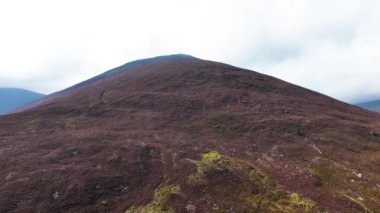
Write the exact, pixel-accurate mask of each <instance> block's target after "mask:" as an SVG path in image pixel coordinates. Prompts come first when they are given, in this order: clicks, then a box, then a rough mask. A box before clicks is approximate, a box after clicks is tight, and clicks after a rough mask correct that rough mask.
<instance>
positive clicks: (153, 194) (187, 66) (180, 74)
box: [0, 55, 380, 213]
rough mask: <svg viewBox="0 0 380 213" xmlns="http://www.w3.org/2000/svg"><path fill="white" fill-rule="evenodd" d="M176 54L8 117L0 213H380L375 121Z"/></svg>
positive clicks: (303, 92)
mask: <svg viewBox="0 0 380 213" xmlns="http://www.w3.org/2000/svg"><path fill="white" fill-rule="evenodd" d="M182 56H183V55H179V56H178V55H174V56H164V57H159V58H152V59H146V60H143V63H140V62H141V61H140V62H132V63H129V64H126V65H123V66H121V67H119V68H117V71H116V72H115V73H108V74H107V73H106V74H104V75H100V76H98V77H95V78H94V79H95V80H94V79H93V80H90V81H87V82H86V83H83V84H79V85H76V86H73V87H71V88H69V89H67V90H64V91H62V92H59V93H56V94H53V95H50V96H47V97H46V98H44V100H43V101H40V102H38V103H36V104H34V105H33V106H31V107H28V108H26V109H25V110H24V111H22V112H19V113H15V114H11V115H6V116H2V117H0V153H1V154H0V171H1V172H0V212H129V213H131V212H379V211H380V174H379V171H380V114H378V113H373V112H370V111H367V110H362V109H360V108H358V107H356V106H352V105H349V104H346V103H343V102H340V101H337V100H335V99H332V98H330V97H327V96H324V95H322V94H319V93H316V92H313V91H310V90H307V89H304V88H302V87H299V86H296V85H292V84H289V83H287V82H284V81H282V80H279V79H276V78H273V77H270V76H267V75H263V74H260V73H257V72H254V71H249V70H244V69H240V68H237V67H233V66H230V65H227V64H222V63H218V62H212V61H207V60H201V59H197V58H194V57H191V56H186V57H182ZM133 64H135V65H134V66H132V65H133Z"/></svg>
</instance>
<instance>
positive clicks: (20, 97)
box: [0, 88, 44, 115]
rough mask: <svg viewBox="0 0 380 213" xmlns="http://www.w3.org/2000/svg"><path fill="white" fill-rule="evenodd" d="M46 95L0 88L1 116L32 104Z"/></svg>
mask: <svg viewBox="0 0 380 213" xmlns="http://www.w3.org/2000/svg"><path fill="white" fill-rule="evenodd" d="M43 96H44V95H43V94H40V93H35V92H32V91H28V90H24V89H18V88H0V115H1V114H5V113H9V112H11V111H12V110H14V109H17V108H19V107H22V106H25V105H27V104H30V103H31V102H33V101H36V100H38V99H40V98H42V97H43Z"/></svg>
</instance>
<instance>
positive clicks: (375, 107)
mask: <svg viewBox="0 0 380 213" xmlns="http://www.w3.org/2000/svg"><path fill="white" fill-rule="evenodd" d="M357 106H359V107H361V108H364V109H368V110H371V111H374V112H380V100H377V101H370V102H365V103H360V104H357Z"/></svg>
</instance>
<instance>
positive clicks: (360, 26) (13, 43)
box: [0, 0, 380, 102]
mask: <svg viewBox="0 0 380 213" xmlns="http://www.w3.org/2000/svg"><path fill="white" fill-rule="evenodd" d="M379 14H380V3H378V1H375V0H344V1H343V0H329V1H328V0H265V1H264V0H262V1H261V0H257V1H252V0H234V1H228V0H192V1H184V0H182V1H181V0H162V1H155V0H139V1H121V0H120V1H117V0H109V1H96V0H92V1H90V0H88V1H87V0H76V1H74V0H66V1H48V0H35V1H27V0H14V1H2V2H0V30H1V34H0V47H1V48H0V58H1V64H0V86H15V87H22V88H28V89H32V90H36V91H39V92H45V93H50V92H53V91H56V90H60V89H63V88H65V87H68V86H71V85H72V84H74V83H78V82H80V81H83V80H85V79H87V78H89V77H91V76H94V75H97V74H100V73H101V72H104V71H106V70H107V69H110V68H113V67H115V66H118V65H121V64H123V63H126V62H128V61H130V60H134V59H139V58H145V57H151V56H155V55H164V54H172V53H179V52H182V53H187V54H192V55H194V56H196V57H200V58H205V59H211V60H216V61H222V62H226V63H231V64H234V65H236V66H241V67H245V68H250V69H254V70H258V71H260V72H263V73H266V74H269V75H274V76H276V77H279V78H282V79H284V80H287V81H290V82H292V83H296V84H299V85H302V86H304V87H307V88H311V89H313V90H317V91H319V92H322V93H325V94H327V95H330V96H333V97H335V98H338V99H340V100H344V101H351V102H356V101H361V100H364V99H369V98H374V97H380V84H378V83H377V82H376V79H380V72H379V71H378V70H379V68H380V65H379V63H378V62H377V59H378V58H379V56H380V53H379V50H380V29H379V28H378V27H377V26H378V24H379V22H380V15H379Z"/></svg>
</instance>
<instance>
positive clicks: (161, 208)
mask: <svg viewBox="0 0 380 213" xmlns="http://www.w3.org/2000/svg"><path fill="white" fill-rule="evenodd" d="M180 192H181V188H180V186H179V185H163V186H160V187H159V188H157V189H156V190H155V192H154V197H153V200H152V201H151V202H150V203H148V204H147V205H145V206H140V207H131V208H129V209H128V210H127V211H126V212H125V213H155V212H157V213H172V212H174V211H173V209H172V208H171V207H170V204H169V201H170V198H171V197H172V195H174V194H180Z"/></svg>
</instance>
